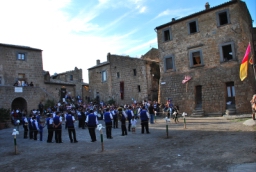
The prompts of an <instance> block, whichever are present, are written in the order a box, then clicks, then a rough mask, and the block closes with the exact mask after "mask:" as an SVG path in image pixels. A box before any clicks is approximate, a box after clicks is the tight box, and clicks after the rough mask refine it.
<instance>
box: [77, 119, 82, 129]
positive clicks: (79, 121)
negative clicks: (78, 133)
mask: <svg viewBox="0 0 256 172" xmlns="http://www.w3.org/2000/svg"><path fill="white" fill-rule="evenodd" d="M81 127H82V118H81V117H78V128H81Z"/></svg>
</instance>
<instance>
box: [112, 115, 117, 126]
mask: <svg viewBox="0 0 256 172" xmlns="http://www.w3.org/2000/svg"><path fill="white" fill-rule="evenodd" d="M113 128H118V119H117V115H115V116H114V117H113Z"/></svg>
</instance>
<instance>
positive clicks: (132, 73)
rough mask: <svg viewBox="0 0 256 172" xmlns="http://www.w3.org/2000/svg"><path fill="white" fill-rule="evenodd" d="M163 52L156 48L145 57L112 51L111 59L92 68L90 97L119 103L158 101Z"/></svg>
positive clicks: (98, 62)
mask: <svg viewBox="0 0 256 172" xmlns="http://www.w3.org/2000/svg"><path fill="white" fill-rule="evenodd" d="M158 62H159V53H158V50H157V49H155V48H152V49H151V50H150V51H149V52H148V53H146V54H145V55H144V56H142V57H141V58H131V57H129V56H120V55H113V54H110V53H108V55H107V61H106V62H103V63H100V60H97V61H96V66H94V67H91V68H89V69H88V74H89V89H90V98H91V99H92V100H96V101H103V102H108V101H109V100H114V101H115V102H116V104H131V103H132V102H134V101H136V102H141V101H143V100H157V99H158V87H159V78H160V71H159V64H158Z"/></svg>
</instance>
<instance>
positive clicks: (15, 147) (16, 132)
mask: <svg viewBox="0 0 256 172" xmlns="http://www.w3.org/2000/svg"><path fill="white" fill-rule="evenodd" d="M18 134H19V131H16V129H13V132H12V135H13V136H14V151H15V155H17V141H16V135H18Z"/></svg>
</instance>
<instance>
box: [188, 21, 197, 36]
mask: <svg viewBox="0 0 256 172" xmlns="http://www.w3.org/2000/svg"><path fill="white" fill-rule="evenodd" d="M196 32H198V24H197V20H194V21H190V22H188V33H189V34H192V33H196Z"/></svg>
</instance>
